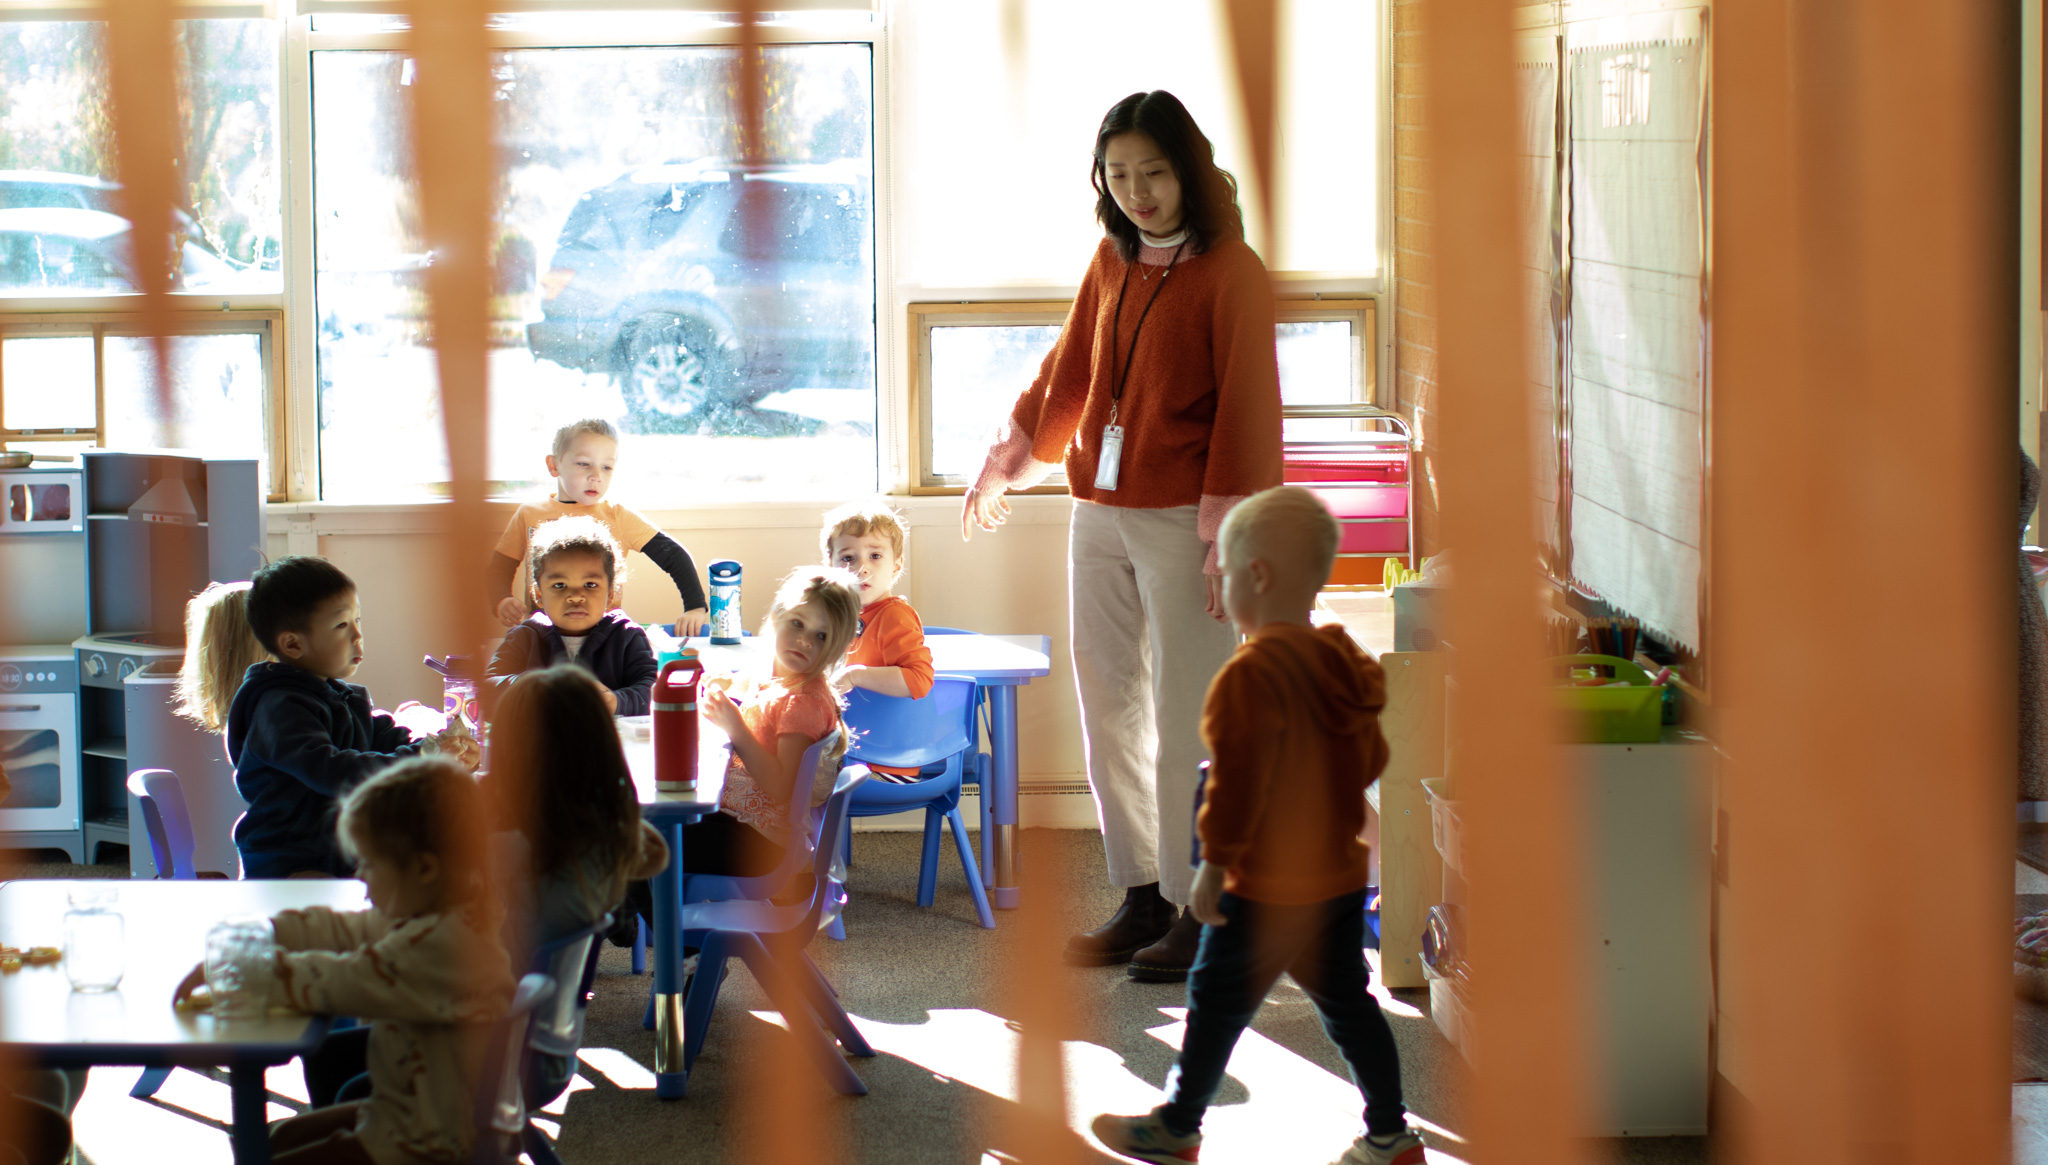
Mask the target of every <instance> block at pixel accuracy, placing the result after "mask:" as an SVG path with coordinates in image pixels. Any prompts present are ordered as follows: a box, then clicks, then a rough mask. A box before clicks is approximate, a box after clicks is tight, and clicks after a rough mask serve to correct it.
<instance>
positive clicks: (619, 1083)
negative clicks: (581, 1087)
mask: <svg viewBox="0 0 2048 1165" xmlns="http://www.w3.org/2000/svg"><path fill="white" fill-rule="evenodd" d="M576 1056H577V1058H578V1059H580V1060H582V1061H583V1066H584V1067H585V1068H588V1069H590V1070H591V1071H593V1072H596V1073H597V1074H598V1075H600V1076H603V1077H604V1078H605V1079H606V1080H609V1081H611V1082H612V1086H613V1087H614V1088H626V1089H641V1088H644V1089H648V1090H650V1091H651V1090H652V1089H653V1088H654V1073H652V1072H650V1071H648V1070H647V1069H646V1067H644V1066H643V1065H642V1064H641V1063H640V1061H638V1060H635V1059H634V1058H633V1057H631V1056H629V1055H627V1054H626V1053H624V1052H622V1051H620V1050H618V1049H617V1048H584V1049H582V1050H581V1051H579V1052H577V1053H576ZM578 1079H581V1077H578ZM586 1087H588V1085H586Z"/></svg>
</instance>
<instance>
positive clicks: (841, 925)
mask: <svg viewBox="0 0 2048 1165" xmlns="http://www.w3.org/2000/svg"><path fill="white" fill-rule="evenodd" d="M852 904H853V896H852V895H851V894H849V895H847V905H848V906H851V905H852ZM840 911H841V913H840V915H839V917H837V918H835V919H833V920H832V925H830V926H828V927H826V928H825V937H826V938H829V939H831V940H832V941H833V942H838V943H843V942H845V941H846V914H845V907H841V908H840Z"/></svg>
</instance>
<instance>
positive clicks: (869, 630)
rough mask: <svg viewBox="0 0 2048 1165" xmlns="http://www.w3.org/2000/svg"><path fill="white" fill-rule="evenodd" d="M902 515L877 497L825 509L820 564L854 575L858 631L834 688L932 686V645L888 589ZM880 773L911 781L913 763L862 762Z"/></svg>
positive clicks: (902, 536)
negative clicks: (857, 589) (900, 766)
mask: <svg viewBox="0 0 2048 1165" xmlns="http://www.w3.org/2000/svg"><path fill="white" fill-rule="evenodd" d="M908 538H909V534H908V532H907V531H906V530H905V529H904V525H903V515H901V514H899V513H897V512H896V511H895V510H893V509H891V508H890V507H889V505H888V504H887V503H885V502H883V501H881V500H880V499H876V500H874V501H869V502H848V503H847V504H845V505H843V506H840V507H839V508H838V509H835V510H832V511H830V512H829V513H827V514H826V515H825V525H824V529H823V530H821V531H820V532H819V535H818V541H819V543H820V545H821V546H822V547H823V549H824V551H825V562H826V563H827V564H828V565H831V566H836V567H839V568H840V569H842V570H846V571H850V572H852V574H853V575H854V577H855V578H858V579H859V580H860V634H859V635H858V636H857V637H855V639H854V641H853V647H852V648H850V649H849V650H848V651H847V653H846V664H847V666H846V667H845V668H844V669H843V670H842V671H841V672H840V673H839V679H838V687H839V690H840V691H845V690H846V689H848V688H866V689H868V690H869V691H872V692H879V693H881V694H882V695H884V696H906V697H908V698H910V699H913V700H921V699H923V698H924V694H925V693H926V692H929V691H931V690H932V653H931V649H930V648H928V647H926V646H925V645H924V620H922V619H919V618H918V617H917V611H916V609H915V608H913V607H912V606H911V605H910V601H909V600H908V599H905V598H903V597H902V596H901V595H897V594H894V593H893V592H894V590H895V587H896V583H897V581H898V580H900V579H901V578H902V577H903V544H904V542H905V541H906V540H907V539H908ZM868 767H869V768H871V769H873V770H874V774H875V776H876V777H877V778H878V779H880V780H884V781H887V780H892V779H894V780H898V781H914V780H916V779H917V770H916V769H891V768H885V767H883V766H881V765H870V766H868Z"/></svg>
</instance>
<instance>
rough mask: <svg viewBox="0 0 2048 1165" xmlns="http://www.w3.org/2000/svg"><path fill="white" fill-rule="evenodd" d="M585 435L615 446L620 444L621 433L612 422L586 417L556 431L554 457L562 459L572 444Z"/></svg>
mask: <svg viewBox="0 0 2048 1165" xmlns="http://www.w3.org/2000/svg"><path fill="white" fill-rule="evenodd" d="M585 433H588V434H590V435H591V436H593V437H603V438H604V439H605V440H607V441H610V442H611V443H612V444H614V445H616V444H618V443H619V431H618V430H617V429H614V428H612V423H611V422H610V421H607V420H604V419H602V418H599V417H585V418H583V419H582V420H580V421H571V422H569V423H568V424H566V425H563V426H562V427H561V428H559V429H556V430H555V444H554V449H553V453H554V456H556V457H560V456H561V455H562V454H564V453H567V452H568V451H569V444H570V442H572V441H574V440H576V438H578V437H581V436H582V435H583V434H585Z"/></svg>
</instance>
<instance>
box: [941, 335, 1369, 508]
mask: <svg viewBox="0 0 2048 1165" xmlns="http://www.w3.org/2000/svg"><path fill="white" fill-rule="evenodd" d="M1071 307H1072V304H1071V302H1069V301H1058V300H1041V301H1035V302H1019V303H968V304H957V303H913V304H911V305H909V311H910V349H911V351H912V352H914V353H915V354H916V358H917V365H916V370H915V381H914V383H915V390H914V391H913V393H912V397H913V400H912V402H911V403H912V417H913V424H914V427H915V430H914V437H913V442H914V444H913V448H914V450H915V452H916V454H917V457H916V469H915V473H916V476H915V477H914V478H913V485H914V492H921V493H947V492H952V491H955V490H960V489H964V488H966V487H967V486H969V485H972V484H973V482H974V476H975V474H977V473H979V472H980V471H981V464H982V460H983V458H985V457H986V456H987V454H988V448H989V445H990V444H992V443H993V442H994V440H995V435H996V432H997V430H998V429H1000V428H1001V426H1002V424H1003V421H1004V420H1005V419H1006V418H1007V417H1008V416H1009V411H1010V407H1011V406H1012V405H1013V404H1015V403H1016V400H1017V396H1018V394H1019V393H1021V392H1023V391H1024V390H1025V389H1026V388H1028V387H1030V385H1031V382H1032V380H1033V379H1034V378H1035V377H1036V376H1037V375H1038V370H1039V366H1040V365H1041V364H1042V363H1043V362H1044V360H1045V356H1046V353H1048V352H1050V351H1052V346H1053V344H1054V342H1055V341H1057V340H1058V339H1059V335H1060V327H1061V325H1062V324H1064V323H1065V322H1066V318H1067V312H1068V310H1069V309H1070V308H1071ZM1373 317H1374V305H1373V302H1372V301H1371V300H1312V301H1311V300H1285V301H1282V302H1281V304H1280V311H1279V322H1278V324H1277V325H1276V327H1275V328H1274V336H1273V338H1274V347H1275V352H1276V355H1277V357H1278V361H1279V365H1280V396H1281V399H1282V400H1283V401H1284V402H1285V403H1287V404H1350V403H1353V402H1359V403H1368V404H1369V403H1371V401H1372V399H1373V377H1374V371H1373V362H1372V361H1371V359H1369V358H1368V356H1369V353H1371V352H1372V351H1374V349H1375V342H1374V337H1375V332H1374V326H1375V324H1374V318H1373ZM1286 424H1287V436H1288V437H1289V438H1290V439H1301V438H1311V437H1314V436H1317V435H1322V434H1330V433H1338V432H1350V431H1352V430H1353V429H1355V428H1357V427H1358V426H1359V424H1360V422H1358V421H1352V420H1290V421H1288V422H1287V423H1286ZM1065 488H1066V478H1065V475H1064V474H1063V473H1061V472H1059V471H1057V470H1056V471H1054V473H1053V474H1052V476H1051V477H1049V478H1047V479H1046V482H1045V484H1044V485H1043V486H1041V487H1040V490H1041V491H1043V492H1057V491H1059V490H1064V489H1065Z"/></svg>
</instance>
